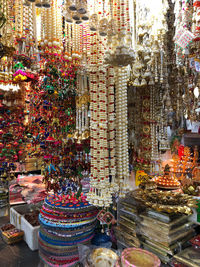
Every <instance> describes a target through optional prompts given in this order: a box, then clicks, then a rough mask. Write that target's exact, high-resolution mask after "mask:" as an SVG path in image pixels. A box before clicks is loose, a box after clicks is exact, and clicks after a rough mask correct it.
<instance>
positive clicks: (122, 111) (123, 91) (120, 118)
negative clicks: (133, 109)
mask: <svg viewBox="0 0 200 267" xmlns="http://www.w3.org/2000/svg"><path fill="white" fill-rule="evenodd" d="M115 71H116V72H115V77H116V82H115V83H116V167H117V179H118V182H119V184H120V195H119V196H120V197H123V196H124V195H125V193H126V191H127V189H128V179H129V157H128V120H127V116H128V114H127V75H126V68H125V67H123V68H116V70H115Z"/></svg>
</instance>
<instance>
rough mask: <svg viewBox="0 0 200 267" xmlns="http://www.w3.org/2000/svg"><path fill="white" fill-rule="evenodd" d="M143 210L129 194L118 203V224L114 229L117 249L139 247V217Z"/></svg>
mask: <svg viewBox="0 0 200 267" xmlns="http://www.w3.org/2000/svg"><path fill="white" fill-rule="evenodd" d="M143 210H144V208H143V207H142V206H141V205H139V203H138V202H136V201H135V199H134V198H132V197H131V196H130V195H129V194H128V195H127V197H126V198H124V199H121V200H120V201H119V203H118V212H117V218H118V220H117V221H118V223H117V227H116V228H115V235H116V238H117V245H118V247H119V248H122V249H123V248H127V247H136V248H139V247H140V245H141V242H140V240H139V235H138V225H139V224H140V221H141V219H140V216H139V215H140V213H141V212H142V211H143Z"/></svg>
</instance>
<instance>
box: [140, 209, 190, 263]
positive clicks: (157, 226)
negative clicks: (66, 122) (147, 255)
mask: <svg viewBox="0 0 200 267" xmlns="http://www.w3.org/2000/svg"><path fill="white" fill-rule="evenodd" d="M140 217H141V218H142V221H141V224H140V233H141V235H142V239H143V241H142V243H143V246H144V248H145V249H146V250H148V251H150V252H152V253H154V254H156V255H157V256H158V257H159V258H160V259H161V260H162V262H164V263H168V262H169V261H170V259H171V258H172V257H173V256H174V255H175V254H176V253H178V252H179V251H180V250H181V249H182V246H183V244H184V243H185V242H186V241H188V240H189V239H190V238H191V237H192V236H193V235H194V230H193V228H192V223H191V222H189V216H186V215H177V214H167V213H160V212H157V211H153V210H148V211H147V212H146V213H145V214H143V215H141V216H140Z"/></svg>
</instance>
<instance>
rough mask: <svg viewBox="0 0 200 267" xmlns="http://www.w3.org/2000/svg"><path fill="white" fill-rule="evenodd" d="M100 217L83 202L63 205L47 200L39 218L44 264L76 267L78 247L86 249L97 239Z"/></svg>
mask: <svg viewBox="0 0 200 267" xmlns="http://www.w3.org/2000/svg"><path fill="white" fill-rule="evenodd" d="M67 202H68V203H67ZM97 213H98V210H97V209H96V208H95V207H94V206H91V205H90V204H89V203H88V202H87V201H86V200H85V199H84V198H79V201H73V202H72V201H69V200H68V201H65V202H64V201H63V200H61V199H59V198H58V197H56V196H53V195H50V196H48V197H47V198H46V199H45V201H44V204H43V207H42V209H41V211H40V215H39V221H40V231H39V253H40V257H41V258H42V260H43V261H44V262H45V263H47V264H48V265H50V266H62V265H64V266H74V265H75V264H76V263H77V262H78V261H79V256H78V247H77V245H78V244H86V245H87V244H88V243H89V242H90V240H91V239H92V238H93V236H94V230H95V227H96V223H97Z"/></svg>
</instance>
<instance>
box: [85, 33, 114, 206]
mask: <svg viewBox="0 0 200 267" xmlns="http://www.w3.org/2000/svg"><path fill="white" fill-rule="evenodd" d="M97 40H98V39H97V34H96V33H92V32H91V36H90V41H91V50H90V54H91V61H90V79H89V81H90V99H91V105H90V110H91V123H90V132H91V134H90V135H91V137H90V138H91V143H90V145H91V176H90V178H91V179H90V192H89V193H88V194H87V200H88V201H89V202H90V203H91V204H94V205H96V206H100V207H108V206H109V205H110V204H111V203H112V193H114V192H116V191H117V190H118V186H117V185H116V184H115V158H114V156H115V150H114V147H115V143H114V139H115V134H114V80H113V79H114V77H113V69H112V67H110V68H108V69H107V68H106V67H105V66H104V65H103V54H104V53H103V49H104V45H103V40H101V41H99V47H98V49H97V43H98V41H97ZM107 92H108V93H107ZM108 122H110V125H109V123H108ZM108 125H109V126H108ZM109 151H110V156H111V157H110V159H109ZM110 174H112V183H110V181H109V175H110Z"/></svg>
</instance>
